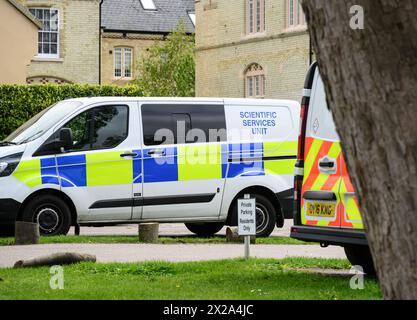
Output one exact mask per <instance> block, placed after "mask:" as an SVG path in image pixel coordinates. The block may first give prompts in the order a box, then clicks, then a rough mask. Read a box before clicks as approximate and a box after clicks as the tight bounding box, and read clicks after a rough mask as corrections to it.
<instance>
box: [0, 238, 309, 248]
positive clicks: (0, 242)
mask: <svg viewBox="0 0 417 320" xmlns="http://www.w3.org/2000/svg"><path fill="white" fill-rule="evenodd" d="M40 243H41V244H46V243H139V239H138V237H137V236H56V237H41V240H40ZM158 243H160V244H181V243H190V244H191V243H194V244H195V243H201V244H204V243H224V244H225V243H229V242H226V238H225V237H212V238H198V237H196V236H181V237H161V238H159V241H158ZM13 244H14V238H0V246H9V245H13ZM256 244H311V243H307V242H303V241H299V240H296V239H292V238H290V237H268V238H257V239H256Z"/></svg>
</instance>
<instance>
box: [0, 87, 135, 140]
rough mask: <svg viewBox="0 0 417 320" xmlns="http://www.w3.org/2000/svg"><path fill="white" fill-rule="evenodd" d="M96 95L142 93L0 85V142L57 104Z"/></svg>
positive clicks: (122, 89)
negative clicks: (36, 115) (35, 116)
mask: <svg viewBox="0 0 417 320" xmlns="http://www.w3.org/2000/svg"><path fill="white" fill-rule="evenodd" d="M97 96H143V91H142V90H141V89H139V87H138V86H126V87H117V86H110V85H105V86H99V85H77V84H68V85H60V86H58V85H30V86H28V85H0V140H2V139H4V138H5V137H7V136H8V135H9V134H10V133H11V132H13V131H14V130H15V129H16V128H18V127H19V126H20V125H22V124H23V123H24V122H26V121H27V120H29V119H30V118H32V117H33V116H34V115H35V114H37V113H39V112H40V111H42V110H43V109H45V108H47V107H48V106H50V105H52V104H54V103H56V102H58V101H61V100H65V99H69V98H81V97H97Z"/></svg>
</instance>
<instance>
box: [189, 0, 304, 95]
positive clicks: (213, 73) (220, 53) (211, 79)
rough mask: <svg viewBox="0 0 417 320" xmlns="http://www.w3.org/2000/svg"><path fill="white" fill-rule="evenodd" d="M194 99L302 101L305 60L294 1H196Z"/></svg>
mask: <svg viewBox="0 0 417 320" xmlns="http://www.w3.org/2000/svg"><path fill="white" fill-rule="evenodd" d="M195 9H196V16H197V24H196V94H197V96H218V97H254V98H280V99H295V100H300V99H301V90H302V88H303V83H304V78H305V74H306V71H307V69H308V65H309V62H310V61H309V60H310V50H309V47H310V45H309V36H308V33H307V28H306V23H305V17H304V14H303V12H302V9H301V6H300V1H299V0H228V1H224V0H196V1H195Z"/></svg>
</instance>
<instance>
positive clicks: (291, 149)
mask: <svg viewBox="0 0 417 320" xmlns="http://www.w3.org/2000/svg"><path fill="white" fill-rule="evenodd" d="M297 147H298V141H272V142H271V141H268V142H264V156H265V157H282V156H295V155H297Z"/></svg>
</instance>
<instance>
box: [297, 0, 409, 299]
mask: <svg viewBox="0 0 417 320" xmlns="http://www.w3.org/2000/svg"><path fill="white" fill-rule="evenodd" d="M353 5H360V6H362V7H363V9H364V18H365V20H364V22H365V23H364V29H363V30H361V29H357V30H353V29H351V28H350V20H351V18H352V16H353V14H350V8H351V7H352V6H353ZM303 9H304V12H305V14H306V19H307V23H308V25H309V32H310V36H311V40H312V45H313V48H314V51H315V53H316V56H317V61H318V64H319V68H320V72H321V75H322V78H323V81H324V83H325V88H326V93H327V99H328V103H329V106H330V108H331V110H332V112H333V115H334V119H335V122H336V127H337V129H338V132H339V135H340V137H341V140H342V147H343V152H344V155H345V158H346V161H347V165H348V171H349V173H350V176H351V179H352V182H353V184H354V186H355V189H356V193H357V196H358V198H359V202H360V207H361V214H362V216H363V220H364V223H365V228H366V235H367V239H368V242H369V244H370V247H371V251H372V254H373V258H374V262H375V264H376V269H377V273H378V277H379V280H380V283H381V288H382V291H383V295H384V297H385V298H386V299H417V272H416V271H417V219H416V218H417V212H416V209H417V179H416V171H417V125H416V120H417V107H416V102H417V36H416V31H417V20H416V18H415V17H416V16H417V2H416V1H412V0H403V1H398V0H339V1H329V0H307V1H305V0H304V1H303Z"/></svg>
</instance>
